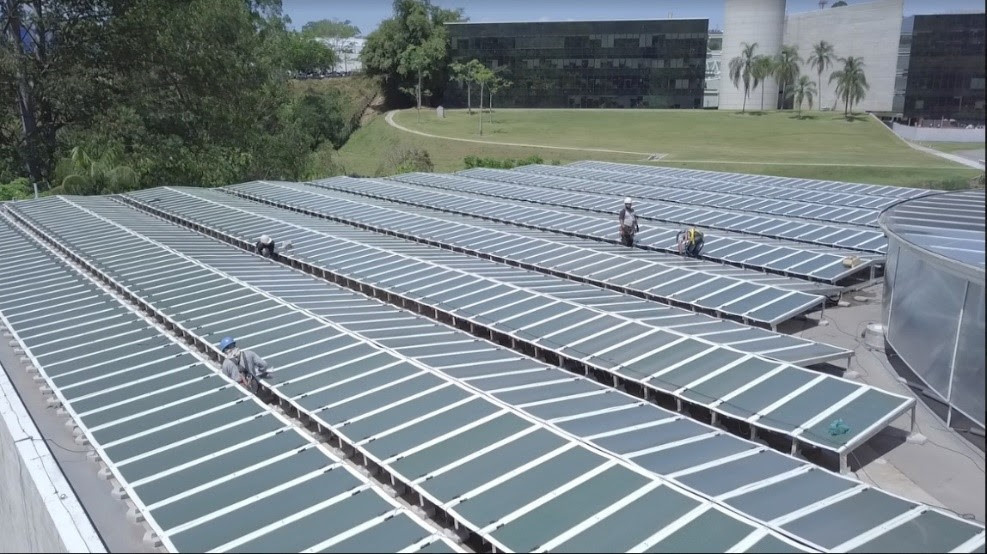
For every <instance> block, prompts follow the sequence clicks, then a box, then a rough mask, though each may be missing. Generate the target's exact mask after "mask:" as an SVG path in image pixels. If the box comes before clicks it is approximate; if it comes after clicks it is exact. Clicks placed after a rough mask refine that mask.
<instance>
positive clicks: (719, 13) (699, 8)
mask: <svg viewBox="0 0 987 554" xmlns="http://www.w3.org/2000/svg"><path fill="white" fill-rule="evenodd" d="M834 1H835V0H830V2H829V3H830V4H832V3H833V2H834ZM282 2H283V3H284V13H285V14H287V15H288V17H290V18H291V21H292V25H293V26H294V27H295V28H298V29H300V28H301V26H302V25H304V24H305V23H307V22H309V21H315V20H319V19H332V18H337V19H343V20H345V19H349V20H350V21H351V22H352V23H353V24H354V25H356V26H357V27H359V28H360V31H361V32H362V33H363V34H364V35H366V34H369V33H370V32H371V31H373V30H374V29H376V28H377V25H378V24H380V22H381V21H382V20H384V19H387V18H388V17H390V16H391V6H392V1H391V0H282ZM432 3H433V4H435V5H439V6H442V7H445V8H463V9H465V10H466V15H467V16H468V17H469V18H470V21H474V22H481V23H482V22H485V21H486V22H488V21H567V20H593V19H652V18H653V19H660V18H665V17H679V18H701V19H709V20H710V21H709V23H710V28H711V29H722V28H723V0H493V1H491V0H432ZM848 3H850V4H851V5H852V4H857V3H863V1H862V0H848ZM787 5H788V12H789V13H799V12H806V11H811V10H817V9H819V6H818V0H788V4H787ZM827 9H831V8H827ZM970 11H981V12H982V11H984V0H905V15H906V16H908V15H915V14H929V13H949V12H970Z"/></svg>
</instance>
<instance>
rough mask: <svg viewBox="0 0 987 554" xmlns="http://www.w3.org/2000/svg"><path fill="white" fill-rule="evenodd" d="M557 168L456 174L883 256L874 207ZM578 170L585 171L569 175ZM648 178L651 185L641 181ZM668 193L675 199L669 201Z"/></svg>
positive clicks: (669, 219)
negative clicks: (623, 202)
mask: <svg viewBox="0 0 987 554" xmlns="http://www.w3.org/2000/svg"><path fill="white" fill-rule="evenodd" d="M559 169H560V171H559V172H558V173H556V172H554V171H545V172H544V173H543V172H531V171H520V170H518V171H510V170H501V169H485V168H477V169H470V170H466V171H460V172H459V173H456V175H458V176H461V177H466V178H468V179H474V180H476V181H478V182H485V183H511V184H514V185H522V186H528V187H535V188H536V189H548V190H562V191H572V192H579V193H589V194H593V195H595V196H600V197H601V199H602V198H605V197H607V196H611V197H621V198H622V197H624V196H630V197H632V198H633V199H634V201H635V202H640V201H642V200H643V201H644V202H643V203H642V206H641V207H639V208H638V211H639V212H640V213H641V215H642V216H645V217H649V218H652V219H656V220H661V221H667V222H672V223H680V224H689V225H701V226H703V227H709V228H711V229H724V230H728V231H735V232H738V233H752V234H757V235H761V234H763V235H764V236H770V237H774V238H780V239H785V240H790V241H793V242H804V243H807V244H816V245H819V246H826V247H831V248H846V249H849V250H860V251H862V252H870V253H875V254H884V253H885V252H886V251H887V247H888V244H887V239H886V238H885V237H884V234H883V233H881V231H880V229H878V228H877V214H878V210H873V209H867V210H863V209H852V208H846V207H844V206H838V205H834V206H823V205H821V204H809V203H804V202H791V201H779V200H771V199H769V198H763V197H744V196H736V195H728V194H712V193H703V192H702V191H699V190H686V189H674V188H672V189H662V188H658V187H655V186H654V185H653V181H654V179H653V178H649V177H646V176H643V175H628V174H622V173H607V172H602V171H600V172H597V171H589V170H572V169H568V168H559ZM583 173H587V174H588V175H584V176H582V177H580V178H578V179H576V178H572V176H573V175H582V174H583ZM627 181H631V182H627ZM648 182H651V184H650V185H647V184H643V183H648ZM669 197H671V198H673V199H674V201H669V200H668V198H669ZM710 197H712V198H710ZM745 208H750V209H745ZM800 214H805V215H800ZM851 218H852V219H851ZM858 221H866V222H870V223H871V224H870V225H867V224H864V223H861V222H858ZM761 230H763V232H761Z"/></svg>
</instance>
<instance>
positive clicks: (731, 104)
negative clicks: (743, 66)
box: [719, 0, 785, 110]
mask: <svg viewBox="0 0 987 554" xmlns="http://www.w3.org/2000/svg"><path fill="white" fill-rule="evenodd" d="M723 16H724V17H723V21H724V25H723V53H722V56H721V74H722V78H721V79H720V83H719V87H720V102H719V108H720V109H721V110H724V109H725V110H739V109H741V107H743V105H744V89H743V82H740V86H739V87H735V86H734V85H733V83H732V82H731V81H730V60H732V59H734V58H735V57H737V56H739V55H740V51H741V48H742V43H745V42H746V43H748V44H753V43H755V42H756V43H757V50H756V52H755V54H759V55H766V56H776V55H777V54H778V52H780V51H781V44H782V35H783V32H784V27H785V0H726V3H725V5H724V12H723ZM763 86H764V87H766V88H765V90H766V91H769V90H777V83H776V81H775V79H774V78H773V77H772V78H769V79H766V82H765V83H764V84H763ZM759 98H760V89H757V90H756V91H755V90H751V91H750V97H749V98H747V105H748V106H750V105H751V103H752V102H754V103H755V105H757V106H760V103H759ZM767 98H768V95H767V94H766V95H765V103H764V106H765V108H768V107H769V105H770V106H771V107H773V106H774V103H773V102H768V101H767Z"/></svg>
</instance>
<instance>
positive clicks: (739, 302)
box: [230, 182, 825, 325]
mask: <svg viewBox="0 0 987 554" xmlns="http://www.w3.org/2000/svg"><path fill="white" fill-rule="evenodd" d="M230 190H233V191H235V192H237V193H238V194H242V195H249V196H250V197H252V198H256V199H260V200H263V201H268V202H277V203H279V204H282V205H288V206H292V207H296V208H303V209H308V208H311V207H312V206H313V203H315V205H316V207H318V209H319V215H332V216H335V217H337V218H345V222H347V223H353V224H358V225H363V226H366V227H367V228H371V229H373V230H376V231H380V232H388V233H400V234H402V236H404V237H405V238H419V237H420V238H422V239H426V240H427V241H428V243H430V244H437V245H442V246H446V247H449V248H459V249H468V250H470V251H471V252H472V253H475V254H478V255H482V256H487V257H489V256H493V257H497V258H498V259H502V260H509V261H511V262H513V263H516V264H518V265H522V266H525V267H530V268H535V269H540V270H542V271H545V272H549V273H554V274H562V275H566V276H569V277H575V278H579V279H584V280H587V281H589V282H593V283H595V284H601V285H605V286H611V287H614V288H617V289H619V290H622V291H632V292H635V293H638V294H640V295H642V296H645V297H647V298H654V299H658V300H662V301H666V302H672V303H676V304H685V305H690V306H693V307H695V308H698V309H702V310H708V311H711V312H713V313H717V314H722V315H727V316H734V317H737V318H739V319H744V320H748V321H754V322H760V323H765V324H768V325H777V324H778V323H781V322H782V321H785V320H787V319H790V318H791V317H793V316H794V315H798V314H801V313H804V312H806V311H808V310H811V309H813V308H818V307H820V306H821V305H822V304H823V303H824V302H825V298H824V297H822V296H818V295H811V294H805V293H800V292H795V291H789V290H784V289H779V288H776V287H773V286H766V285H760V284H755V283H749V282H745V281H744V280H742V279H737V278H733V277H725V276H724V277H718V276H716V275H713V274H708V273H703V272H696V271H690V270H687V269H682V268H675V267H671V266H668V265H664V264H661V263H659V262H655V261H651V260H646V259H634V258H629V257H626V256H622V255H621V253H620V252H619V251H618V252H606V251H600V250H597V249H595V248H584V247H581V246H576V245H566V244H560V243H558V242H555V241H552V240H547V239H538V238H533V237H528V236H523V235H518V234H517V233H515V232H514V229H512V228H511V227H510V226H508V225H504V224H498V225H499V226H500V228H498V229H491V228H484V227H479V226H476V225H471V224H470V219H467V218H463V217H461V216H455V215H452V216H450V215H448V214H443V213H442V212H434V213H432V214H430V215H425V214H422V213H409V212H407V211H404V210H402V209H401V208H407V206H406V205H401V204H396V203H391V202H386V201H381V200H375V199H368V198H365V197H360V196H357V195H353V194H349V193H343V192H338V191H332V190H328V189H322V188H317V187H313V186H310V185H304V184H293V183H269V182H255V183H247V184H244V185H239V186H236V187H231V189H230ZM450 219H452V220H450ZM456 219H458V221H457V220H456ZM473 221H476V220H473ZM591 245H592V244H591ZM621 250H623V249H621Z"/></svg>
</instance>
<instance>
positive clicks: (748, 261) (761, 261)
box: [314, 173, 872, 283]
mask: <svg viewBox="0 0 987 554" xmlns="http://www.w3.org/2000/svg"><path fill="white" fill-rule="evenodd" d="M398 181H400V182H398ZM462 181H465V180H464V179H458V180H456V183H457V185H453V187H458V186H459V185H458V183H461V182H462ZM422 183H429V185H428V186H427V187H425V186H417V185H420V184H422ZM314 184H315V185H317V186H322V187H325V188H330V189H334V190H342V191H346V192H354V193H358V194H365V195H368V196H372V197H375V198H381V199H385V200H393V201H398V202H404V203H409V204H413V205H417V206H422V207H428V208H436V209H443V210H449V211H452V212H455V213H460V214H465V215H472V216H477V217H487V218H491V219H495V220H498V221H502V222H505V223H512V224H520V225H528V226H531V227H535V228H538V229H543V230H547V231H556V232H561V233H568V234H573V235H576V236H581V237H585V238H592V239H596V240H610V241H615V238H616V233H615V231H614V227H615V225H614V218H613V217H604V216H602V215H593V214H591V213H586V212H585V211H581V210H579V209H573V208H567V207H563V206H555V207H545V206H539V205H537V204H533V205H528V204H526V203H525V202H524V201H523V200H516V201H510V202H507V201H504V200H496V199H493V198H489V197H483V196H482V195H478V194H473V193H469V192H462V191H456V192H454V193H450V192H444V191H438V190H430V188H433V187H439V188H441V187H448V186H450V185H449V182H448V181H447V180H446V179H444V178H442V177H439V176H435V175H429V174H415V173H412V174H406V175H400V176H396V177H392V178H391V179H390V180H388V181H381V180H366V179H364V180H356V179H347V178H333V179H327V180H322V181H316V182H315V183H314ZM488 188H489V185H488ZM613 213H616V209H615V210H614V211H613ZM679 231H680V229H678V228H671V227H660V226H655V225H653V224H645V225H643V226H642V229H641V231H640V233H638V235H637V237H636V239H635V240H636V244H637V245H640V246H645V247H648V248H653V249H656V250H660V251H664V252H672V253H676V252H677V246H676V239H675V237H676V234H677V233H678V232H679ZM705 244H706V245H705V247H704V248H703V252H702V256H703V257H704V258H706V259H710V260H716V261H721V262H727V263H732V264H736V265H739V266H742V267H748V268H755V269H759V270H762V271H769V272H775V273H780V274H783V275H789V276H797V277H802V278H805V279H811V280H817V281H822V282H826V283H839V282H841V281H843V280H844V279H847V278H849V277H851V276H854V275H856V274H859V273H862V272H864V271H869V270H870V265H871V262H872V261H871V260H864V261H863V262H862V263H861V264H860V265H857V266H854V267H846V266H845V265H844V260H845V258H846V256H844V255H837V254H833V253H831V252H825V251H822V252H820V251H818V250H817V249H816V248H793V247H790V246H787V245H784V244H782V243H780V242H779V241H775V240H769V239H760V240H757V239H756V238H755V239H751V238H748V237H745V238H737V237H736V236H734V235H722V234H710V233H708V234H707V235H706V240H705Z"/></svg>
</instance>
